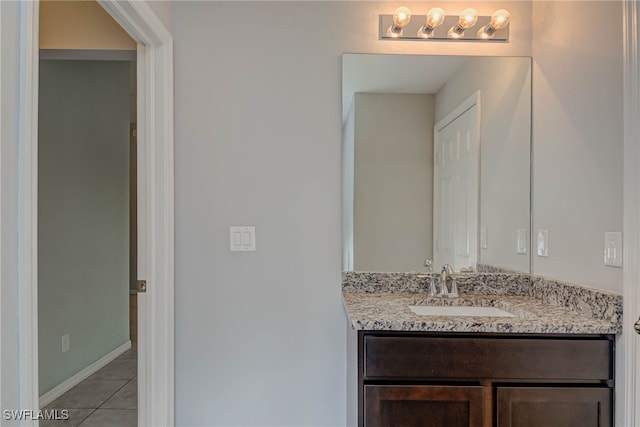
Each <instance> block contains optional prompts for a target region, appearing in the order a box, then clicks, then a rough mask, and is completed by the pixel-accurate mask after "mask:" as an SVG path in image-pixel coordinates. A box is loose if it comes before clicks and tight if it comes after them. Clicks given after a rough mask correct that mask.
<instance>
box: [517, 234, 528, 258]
mask: <svg viewBox="0 0 640 427" xmlns="http://www.w3.org/2000/svg"><path fill="white" fill-rule="evenodd" d="M516 236H517V237H516V252H517V253H519V254H523V255H526V253H527V230H526V229H524V228H518V229H517V230H516Z"/></svg>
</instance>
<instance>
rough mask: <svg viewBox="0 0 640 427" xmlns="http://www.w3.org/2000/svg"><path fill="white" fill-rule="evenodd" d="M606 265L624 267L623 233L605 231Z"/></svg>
mask: <svg viewBox="0 0 640 427" xmlns="http://www.w3.org/2000/svg"><path fill="white" fill-rule="evenodd" d="M604 265H608V266H610V267H622V233H621V232H619V231H614V232H611V231H609V232H606V233H604Z"/></svg>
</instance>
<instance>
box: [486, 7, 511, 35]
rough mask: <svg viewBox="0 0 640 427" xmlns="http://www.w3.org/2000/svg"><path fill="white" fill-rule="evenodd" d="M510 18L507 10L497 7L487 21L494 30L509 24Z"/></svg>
mask: <svg viewBox="0 0 640 427" xmlns="http://www.w3.org/2000/svg"><path fill="white" fill-rule="evenodd" d="M510 19H511V15H510V14H509V12H508V11H507V10H505V9H499V10H496V11H495V12H493V15H491V22H490V23H489V25H490V26H491V28H493V29H494V30H500V29H502V28H504V27H506V26H507V25H509V21H510Z"/></svg>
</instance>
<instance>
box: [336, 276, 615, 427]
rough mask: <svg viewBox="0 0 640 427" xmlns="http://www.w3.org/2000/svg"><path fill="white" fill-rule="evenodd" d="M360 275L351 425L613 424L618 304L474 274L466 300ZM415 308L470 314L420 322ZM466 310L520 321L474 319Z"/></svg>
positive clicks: (353, 298) (351, 302) (349, 294)
mask: <svg viewBox="0 0 640 427" xmlns="http://www.w3.org/2000/svg"><path fill="white" fill-rule="evenodd" d="M359 274H360V273H353V272H350V273H345V277H347V280H346V281H345V283H347V285H346V286H344V287H343V299H344V303H345V308H346V311H347V314H348V316H349V320H350V323H351V325H350V326H351V330H350V331H349V334H348V336H349V342H348V346H349V351H350V353H351V355H350V358H349V369H350V370H351V372H350V376H349V378H350V381H351V382H352V384H351V386H353V385H354V384H353V382H355V383H356V384H357V386H356V387H352V388H351V393H352V394H354V395H355V394H357V399H355V398H353V401H352V404H353V407H352V408H350V410H351V411H352V417H351V423H350V424H349V425H354V424H355V423H356V421H355V419H356V415H357V425H358V426H361V427H362V426H366V427H373V426H381V427H382V426H425V425H428V426H447V427H449V426H452V427H455V426H474V427H490V426H498V427H507V426H513V427H540V426H547V427H554V426H581V427H587V426H594V427H595V426H612V425H613V391H614V361H615V356H614V348H615V334H616V333H618V332H619V331H620V324H619V320H620V317H621V309H620V306H619V304H621V300H620V298H619V296H617V295H615V294H608V293H602V292H599V291H593V290H587V289H585V288H580V287H577V286H575V285H569V284H559V283H558V282H554V283H553V284H546V283H545V282H544V281H540V280H537V279H532V278H531V277H530V276H522V277H520V278H517V279H514V280H517V281H518V283H517V284H514V283H513V282H509V279H508V278H509V277H515V276H509V275H505V276H502V275H473V277H471V276H470V277H469V279H468V280H467V282H466V283H464V280H462V282H463V284H462V285H461V290H462V293H461V295H462V296H461V297H460V298H450V299H446V298H445V299H442V298H440V299H438V298H429V297H427V296H426V294H425V293H424V292H423V291H422V290H421V288H420V287H421V286H422V285H421V284H420V283H419V279H416V278H415V277H412V276H411V275H410V274H409V273H405V274H404V276H403V278H402V279H401V280H398V276H397V275H396V276H395V277H392V278H391V279H389V280H386V279H384V278H382V279H381V277H383V276H384V275H385V273H362V274H361V276H358V275H359ZM372 274H373V275H377V276H376V277H373V278H372V276H371V275H372ZM362 275H364V276H365V278H364V279H363V277H362ZM414 276H415V275H414ZM353 278H355V280H349V279H353ZM496 278H500V280H501V281H502V285H501V286H502V287H500V286H496V285H495V280H496ZM387 279H388V277H387ZM483 280H485V281H490V282H491V285H490V286H485V285H484V284H483V283H481V282H482V281H483ZM536 280H537V281H536ZM554 288H555V289H554ZM552 289H553V290H552ZM470 292H474V293H470ZM550 292H551V293H552V294H553V295H552V294H551V293H550ZM562 296H565V297H566V298H563V297H562ZM411 306H444V307H447V306H456V308H459V309H460V310H462V312H461V313H462V315H460V313H459V314H458V315H455V316H447V315H429V316H421V315H418V314H416V313H414V312H413V311H412V310H411V309H410V308H409V307H411ZM465 307H495V308H499V309H501V310H504V311H506V312H508V313H511V315H510V316H504V317H492V316H466V315H464V313H463V311H464V308H465ZM589 311H590V312H591V314H592V315H591V316H589V315H588V314H589ZM352 397H353V396H352ZM354 412H355V413H354Z"/></svg>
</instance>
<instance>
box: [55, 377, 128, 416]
mask: <svg viewBox="0 0 640 427" xmlns="http://www.w3.org/2000/svg"><path fill="white" fill-rule="evenodd" d="M126 383H127V381H126V380H117V381H89V380H85V381H83V382H81V383H80V384H78V385H77V386H75V387H74V388H72V389H71V390H69V391H68V392H66V393H65V394H63V395H62V396H60V397H59V398H57V399H56V400H54V401H53V402H51V404H50V405H49V406H50V407H52V408H60V409H78V408H86V409H95V408H97V407H99V406H100V405H102V404H103V403H104V402H105V401H106V400H107V399H109V398H110V397H111V396H112V395H113V394H114V393H115V392H116V391H118V390H120V389H121V388H122V386H124V385H125V384H126Z"/></svg>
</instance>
